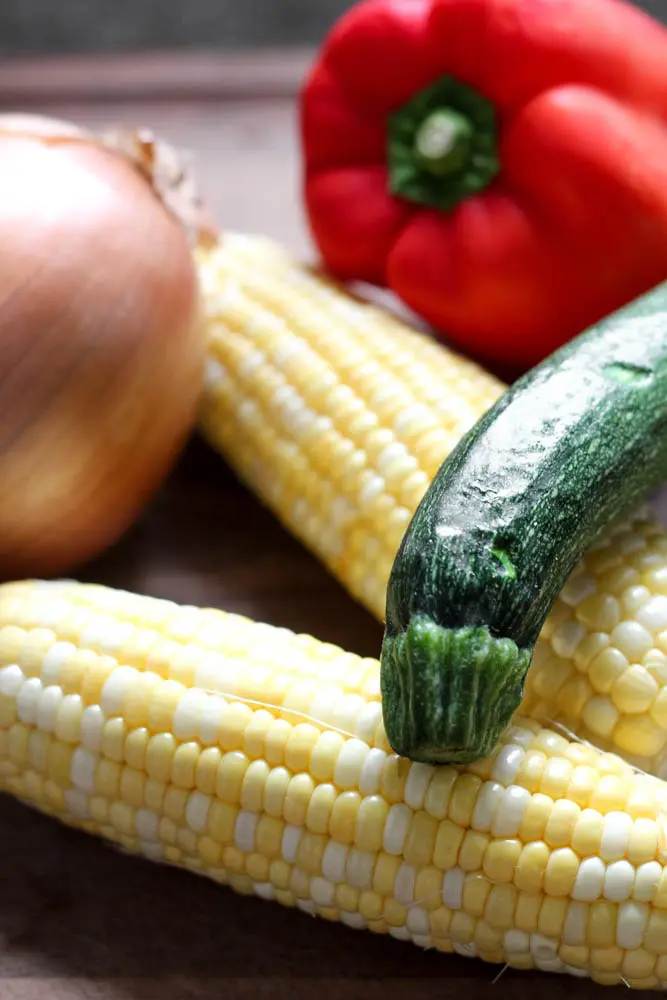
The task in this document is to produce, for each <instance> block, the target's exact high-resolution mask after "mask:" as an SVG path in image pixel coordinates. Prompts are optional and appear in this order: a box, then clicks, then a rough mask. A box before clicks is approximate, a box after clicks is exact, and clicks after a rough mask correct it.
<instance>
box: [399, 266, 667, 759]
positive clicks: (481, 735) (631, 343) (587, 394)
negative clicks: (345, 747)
mask: <svg viewBox="0 0 667 1000" xmlns="http://www.w3.org/2000/svg"><path fill="white" fill-rule="evenodd" d="M665 478H667V283H666V284H664V285H660V286H659V287H658V288H656V289H655V290H654V291H652V292H651V293H649V294H648V295H645V296H643V297H642V298H640V299H638V300H636V301H635V302H633V303H631V304H630V305H629V306H627V307H625V308H624V309H622V310H620V311H619V312H617V313H614V314H613V315H612V316H610V317H608V318H607V319H605V320H603V321H602V322H601V323H599V324H597V325H596V326H595V327H593V328H591V329H590V330H588V331H586V332H585V333H583V334H581V335H580V336H579V337H577V338H576V339H575V340H573V341H570V343H569V344H567V345H566V346H565V347H563V348H561V349H560V350H559V351H557V352H556V353H555V354H553V355H551V356H550V357H549V358H548V359H547V360H546V361H544V362H542V364H540V365H539V366H538V367H536V368H534V369H533V370H532V371H530V372H528V373H527V374H526V375H524V376H523V377H522V378H521V379H519V380H518V381H517V382H516V383H515V384H514V385H513V386H511V387H510V388H509V389H508V391H507V392H506V393H505V394H504V395H503V396H502V397H501V398H500V399H499V400H498V402H497V403H496V405H495V406H493V407H492V408H491V409H490V410H489V411H488V412H487V413H486V415H485V416H484V417H483V418H482V419H481V420H480V421H479V422H478V423H477V425H476V426H475V427H473V428H472V430H471V431H470V432H469V433H468V434H467V435H466V436H465V437H464V438H463V440H462V441H461V442H460V444H459V445H458V447H457V448H456V449H455V450H454V451H453V452H452V454H451V455H450V456H449V458H448V459H447V460H446V461H445V462H444V463H443V465H442V466H441V468H440V470H439V471H438V473H437V475H436V477H435V479H434V480H433V482H432V483H431V486H430V488H429V489H428V491H427V493H426V495H425V497H424V499H423V501H422V503H421V504H420V506H419V508H418V509H417V511H416V512H415V515H414V517H413V519H412V522H411V524H410V525H409V527H408V530H407V532H406V534H405V536H404V538H403V542H402V544H401V547H400V549H399V551H398V553H397V555H396V558H395V561H394V565H393V569H392V572H391V576H390V580H389V585H388V590H387V610H386V629H385V637H384V641H383V647H382V658H381V663H382V669H381V685H382V699H383V715H384V723H385V729H386V732H387V738H388V740H389V742H390V744H391V746H392V747H393V748H394V750H395V751H396V752H397V753H400V754H403V755H404V756H406V757H409V758H411V759H413V760H421V761H431V762H442V763H456V762H460V763H462V762H467V761H471V760H475V759H477V758H479V757H481V756H484V755H485V754H486V753H488V752H490V751H491V750H492V749H493V748H494V746H495V745H496V743H497V741H498V738H499V736H500V734H501V733H502V731H503V729H504V728H505V727H506V726H507V725H508V724H509V723H510V722H511V718H512V715H513V714H514V712H515V711H516V709H517V708H518V706H519V704H520V701H521V698H522V696H523V688H524V681H525V675H526V673H527V670H528V667H529V665H530V660H531V657H532V652H533V648H534V645H535V642H536V640H537V638H538V635H539V633H540V630H541V628H542V625H543V624H544V621H545V619H546V617H547V615H548V613H549V611H550V609H551V607H552V605H553V602H554V600H555V599H556V597H557V595H558V593H559V591H560V590H561V588H562V586H563V585H564V583H565V581H566V579H567V577H568V576H569V574H570V573H571V572H572V570H573V569H574V567H575V566H576V564H577V562H578V561H579V560H580V559H581V557H582V556H583V554H584V552H585V551H586V549H587V548H588V547H589V546H590V545H591V544H592V543H593V541H594V540H595V539H596V536H598V535H599V533H600V532H601V531H603V530H604V529H606V528H607V527H608V526H609V525H610V524H611V523H612V522H613V521H614V520H616V519H617V518H619V517H621V516H623V515H624V514H627V513H629V512H630V510H631V509H632V507H633V506H634V505H636V504H638V503H639V502H640V501H641V500H642V499H643V498H644V497H645V496H646V494H647V493H648V492H650V491H651V490H652V489H653V488H654V487H656V486H657V485H658V484H659V483H661V482H662V481H663V480H664V479H665Z"/></svg>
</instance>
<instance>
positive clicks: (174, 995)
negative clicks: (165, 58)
mask: <svg viewBox="0 0 667 1000" xmlns="http://www.w3.org/2000/svg"><path fill="white" fill-rule="evenodd" d="M151 65H154V66H155V64H154V63H151V61H150V60H146V63H145V65H143V66H141V65H140V64H138V63H137V62H136V61H135V62H134V64H133V66H134V72H135V73H136V72H137V69H138V70H139V73H138V76H135V86H136V99H135V100H129V99H128V98H129V97H130V94H129V91H128V86H127V81H128V67H127V64H123V62H122V61H113V60H110V61H108V62H102V64H101V65H100V68H99V73H98V82H99V79H100V77H104V80H105V81H106V83H105V87H103V88H102V87H99V88H98V92H97V96H96V97H95V96H94V95H92V96H91V93H90V92H89V91H87V89H86V81H87V79H88V78H89V74H90V72H91V67H90V64H88V65H86V64H85V63H84V64H83V66H81V67H80V68H79V67H77V66H76V65H75V66H72V67H70V68H69V69H68V71H67V74H68V82H67V87H64V86H63V84H62V80H63V78H62V75H61V76H58V75H57V74H56V75H55V76H53V75H52V76H49V72H48V69H49V67H48V66H47V65H44V66H42V67H40V68H39V72H37V73H35V74H33V76H32V81H31V75H30V73H27V72H26V70H25V68H24V67H22V66H12V65H11V64H10V65H5V66H4V67H3V68H2V69H0V109H1V107H2V104H3V101H4V107H5V109H12V110H13V109H17V108H21V107H23V108H26V107H32V108H35V107H36V108H39V109H40V110H41V111H43V112H46V113H50V114H57V115H60V116H62V117H67V118H71V119H74V120H76V121H79V122H81V123H82V124H84V125H91V126H99V125H101V124H104V125H109V124H116V123H118V122H121V121H122V122H123V123H126V124H143V125H149V126H151V127H152V128H154V129H155V130H157V131H158V132H160V133H161V134H162V135H163V136H164V137H165V138H168V139H171V140H172V141H173V142H176V143H177V144H179V145H182V146H185V147H187V148H190V149H191V150H193V152H194V153H195V154H196V158H197V162H198V166H199V171H200V175H201V177H202V180H203V186H204V188H205V192H206V194H207V196H208V198H209V201H210V203H211V205H212V207H213V209H214V211H215V214H216V216H217V218H218V221H219V222H220V223H222V224H223V225H226V226H227V227H228V228H236V229H242V230H246V231H249V232H263V233H267V234H269V235H271V236H274V237H276V238H278V239H281V240H283V241H284V242H285V243H287V244H288V245H290V246H292V247H293V248H294V249H295V250H298V251H299V252H304V253H307V252H308V251H309V244H308V239H307V236H306V232H305V228H304V225H303V218H302V214H301V211H300V207H299V199H298V155H297V145H296V130H295V116H294V102H293V98H292V96H291V95H290V93H289V87H286V88H284V90H283V93H282V94H280V93H277V95H274V96H267V94H269V93H270V87H267V77H266V67H264V72H265V75H264V76H263V77H262V80H263V83H262V86H261V87H259V88H258V92H257V93H256V94H255V95H254V96H253V93H252V90H253V88H252V76H251V74H250V72H249V71H248V74H247V79H248V81H249V82H250V86H247V87H246V85H245V80H246V76H244V72H243V70H241V71H240V75H239V69H238V65H237V66H236V67H235V68H233V71H232V72H230V73H229V74H227V77H226V74H225V70H224V68H222V67H217V68H215V71H213V70H212V73H213V75H216V74H217V76H216V79H215V81H214V82H212V84H211V87H210V88H207V87H206V86H204V87H203V89H204V90H205V91H206V94H205V95H204V96H202V92H201V91H200V92H199V93H197V92H196V90H197V88H193V86H192V80H191V81H190V87H189V89H188V87H187V86H185V85H184V87H183V90H182V93H181V96H180V97H179V96H178V87H177V85H176V82H177V79H178V74H179V73H180V74H181V76H182V77H187V75H188V74H187V61H186V62H185V63H184V61H183V60H182V59H181V60H179V59H177V60H175V61H174V64H173V66H174V68H173V73H171V74H170V73H169V72H165V64H164V62H163V63H162V64H161V65H160V66H158V67H156V68H155V74H156V75H155V76H153V77H152V78H151ZM241 65H242V64H241ZM295 65H296V63H295V62H294V61H293V60H290V59H289V57H287V58H286V59H285V60H284V61H281V60H277V67H275V68H274V71H275V72H276V74H277V79H280V80H282V81H283V82H284V81H285V80H286V79H288V78H289V77H290V74H291V75H292V77H294V75H295V74H294V67H295ZM191 66H194V67H195V70H194V71H195V73H196V72H199V73H200V75H201V77H202V80H203V82H204V83H205V80H204V76H205V75H204V74H202V73H201V66H200V67H199V70H197V69H196V61H195V63H192V64H191ZM250 66H251V64H250V63H249V64H248V67H250ZM56 68H57V67H56ZM67 74H66V75H67ZM160 74H161V75H162V84H160V85H157V84H158V83H159V80H158V76H159V75H160ZM50 79H51V80H55V81H56V84H58V81H60V83H59V84H58V85H57V86H56V84H54V87H53V88H52V89H51V90H50V88H49V80H50ZM225 79H226V80H227V82H225ZM114 80H115V81H116V84H114ZM12 81H13V83H12ZM156 81H157V83H156ZM239 81H241V83H242V85H241V86H239ZM59 88H60V89H59ZM276 90H277V91H279V90H280V88H279V87H276ZM167 92H168V93H169V97H168V99H166V98H165V94H166V93H167ZM19 93H20V95H21V98H20V99H18V95H19ZM77 93H78V94H79V96H78V97H77ZM3 94H4V95H5V96H4V98H3ZM216 95H217V96H216ZM77 575H78V576H79V577H80V578H82V579H86V580H93V581H98V582H101V583H106V584H109V585H111V586H119V587H123V588H127V589H130V590H135V591H139V592H142V593H146V594H151V595H154V596H157V597H167V598H171V599H173V600H176V601H180V602H184V603H193V604H197V605H208V606H216V607H222V608H226V609H229V610H234V611H238V612H241V613H243V614H248V615H251V616H252V617H254V618H256V619H259V620H263V621H267V622H272V623H277V624H281V625H285V626H288V627H290V628H293V629H298V630H305V631H308V632H312V633H313V634H315V635H317V636H319V637H321V638H323V639H326V640H329V641H332V642H337V643H339V644H342V645H343V646H345V647H347V648H350V649H353V650H356V651H357V652H360V653H363V654H368V655H375V654H377V652H378V649H379V642H380V637H381V631H380V628H379V626H378V624H377V623H376V622H374V621H373V620H371V618H370V617H369V616H368V615H366V614H365V613H364V612H363V611H362V610H361V609H360V608H359V607H357V606H356V605H355V604H353V603H352V602H351V601H350V600H349V599H348V598H347V597H346V596H345V595H344V593H343V592H342V591H341V589H340V587H339V586H338V585H337V584H336V583H335V581H334V580H333V579H332V578H331V577H330V576H329V575H328V574H327V573H326V572H325V571H324V570H323V569H322V568H321V566H319V564H318V563H317V562H316V561H315V560H314V559H313V558H311V557H310V556H309V555H308V554H307V553H306V552H305V551H304V550H303V549H302V548H301V547H300V546H299V545H298V544H297V543H296V542H294V541H293V540H292V539H291V538H290V537H289V536H288V535H287V534H286V533H285V532H284V531H282V530H281V528H280V527H279V526H278V525H277V524H276V522H275V521H274V519H273V518H272V517H271V516H270V515H269V514H268V513H267V512H266V511H265V510H263V509H262V508H261V507H260V506H259V505H258V504H257V503H256V502H255V501H254V500H253V499H252V498H251V497H250V496H249V495H248V494H247V493H246V492H245V490H244V489H243V488H242V487H241V486H240V485H239V484H238V482H237V481H236V479H235V478H234V476H233V475H232V474H231V473H230V471H229V470H228V469H227V468H226V467H225V465H224V463H223V462H222V461H221V460H220V459H219V458H218V456H216V455H214V454H213V453H212V452H211V451H210V450H209V449H208V448H207V447H206V446H205V445H204V444H203V443H202V442H201V441H200V440H198V439H196V438H195V439H193V441H192V443H191V445H190V446H189V447H188V449H187V450H186V452H185V454H184V455H183V457H182V460H181V461H180V463H179V465H178V467H177V468H176V470H175V471H174V473H173V475H172V476H171V477H170V479H169V481H168V482H167V483H166V484H165V485H164V488H163V489H162V491H161V492H160V494H159V495H158V496H157V497H156V498H155V501H154V502H153V503H152V504H151V506H150V508H149V509H148V510H147V511H146V513H145V515H144V517H143V518H142V519H141V521H140V522H139V523H138V524H137V525H135V527H134V529H133V530H132V531H130V532H129V533H128V534H127V536H126V537H125V538H124V539H122V540H121V542H120V543H119V544H118V545H117V546H116V547H115V548H114V549H113V550H112V551H110V552H108V553H107V554H106V555H105V557H104V558H102V559H100V560H98V561H97V562H96V563H94V564H92V565H89V566H87V567H85V568H83V569H82V570H81V571H80V572H79V573H78V574H77ZM498 972H499V970H498V968H496V967H490V966H485V965H483V964H482V963H479V962H476V961H472V960H470V959H465V958H460V957H447V956H442V955H439V954H436V953H434V952H430V953H424V952H422V951H420V950H419V949H417V948H414V947H413V946H411V945H409V944H405V943H402V942H398V941H394V940H393V939H392V938H379V937H377V936H374V935H372V934H370V933H365V932H361V931H353V930H349V929H347V928H345V927H342V926H338V925H333V924H329V923H326V922H325V921H319V920H313V919H312V918H310V917H308V916H306V915H304V914H302V913H299V912H297V911H292V910H284V909H283V908H281V907H279V906H278V904H274V903H266V902H263V901H260V900H253V899H247V898H245V897H238V896H236V895H234V894H233V893H232V892H231V891H228V890H225V889H222V888H220V887H218V886H215V885H213V884H210V883H208V882H206V881H205V880H204V879H201V878H198V877H197V876H195V875H191V874H188V873H183V872H179V871H176V870H172V869H166V868H163V867H159V866H156V865H152V864H150V863H149V862H146V861H141V860H137V859H134V858H129V857H125V856H123V855H121V854H119V853H117V852H116V851H115V850H112V849H110V848H109V847H107V846H105V845H103V844H102V843H100V842H98V841H96V840H94V839H93V838H91V837H87V836H84V835H82V834H77V833H75V832H73V831H69V830H65V829H63V828H61V827H59V826H58V825H57V824H56V823H55V822H53V821H51V820H49V819H46V818H43V817H40V816H38V815H36V814H34V813H32V812H30V811H28V810H27V809H26V808H24V807H23V806H21V805H19V804H17V803H15V802H12V801H10V800H9V799H6V798H5V799H2V798H1V797H0V1000H37V998H42V997H44V998H46V997H48V998H50V1000H70V998H71V1000H81V998H91V1000H92V998H95V1000H98V998H104V1000H106V998H114V1000H115V998H121V997H122V998H130V1000H153V998H156V1000H157V998H160V1000H190V998H192V1000H195V998H196V1000H209V998H211V1000H213V998H216V1000H217V998H219V997H230V996H233V997H239V998H246V997H247V998H249V1000H251V998H252V1000H254V998H262V1000H271V998H274V997H276V998H281V1000H282V998H285V1000H288V998H301V997H304V998H310V997H316V996H319V997H320V998H321V1000H328V998H332V1000H333V998H336V1000H339V998H340V997H359V998H364V1000H376V998H377V1000H392V998H394V997H395V998H398V997H404V996H409V997H410V998H411V1000H431V998H433V1000H435V998H438V1000H443V998H448V997H458V996H459V995H461V994H466V995H467V996H469V997H471V998H477V997H479V998H482V997H485V998H486V997H488V996H490V997H496V996H497V997H503V998H504V997H519V996H523V995H524V994H525V992H526V990H530V989H533V990H539V991H540V993H541V994H542V995H543V996H544V997H546V998H547V1000H555V998H557V997H561V996H565V995H566V994H571V993H572V992H573V991H574V993H575V994H576V995H577V996H580V997H593V996H603V995H605V993H606V995H608V996H612V995H614V994H615V992H616V991H611V992H610V991H609V990H606V991H605V990H603V989H601V988H597V987H594V986H591V985H588V984H582V982H581V981H580V980H572V979H570V978H566V977H560V976H553V977H545V976H540V975H538V974H527V973H521V974H518V973H512V972H509V971H508V972H505V973H504V974H502V975H501V976H500V978H499V979H496V977H497V976H498Z"/></svg>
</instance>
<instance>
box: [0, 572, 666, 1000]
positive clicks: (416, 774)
mask: <svg viewBox="0 0 667 1000" xmlns="http://www.w3.org/2000/svg"><path fill="white" fill-rule="evenodd" d="M0 791H5V792H8V793H10V794H12V795H13V796H15V797H17V798H19V799H20V800H22V801H24V802H25V803H27V804H29V805H30V806H32V807H34V808H36V809H38V810H40V811H42V812H44V813H47V814H50V815H52V816H54V817H56V818H58V819H59V820H60V821H61V822H63V823H66V824H68V825H71V826H74V827H77V828H80V829H82V830H85V831H87V832H88V833H90V834H94V835H97V836H100V837H102V838H104V839H106V840H107V841H110V842H112V843H115V844H117V845H119V846H120V847H121V848H122V849H123V850H125V851H128V852H133V853H137V854H141V855H144V856H145V857H147V858H149V859H151V860H154V861H157V862H162V863H166V864H171V865H176V866H180V867H183V868H187V869H191V870H193V871H195V872H199V873H201V874H204V875H207V876H209V877H210V878H212V879H214V880H216V881H217V882H220V883H224V884H227V885H229V886H231V887H232V889H234V890H236V891H238V892H241V893H246V894H255V895H257V896H259V897H261V898H263V899H270V900H276V901H277V902H279V903H282V904H284V905H286V906H291V907H298V908H299V909H301V910H304V911H305V912H307V913H310V914H315V915H319V916H322V917H324V918H327V919H330V920H338V921H341V922H342V923H344V924H347V925H348V926H349V927H352V928H368V929H370V930H372V931H375V932H377V933H388V934H391V935H392V936H393V937H395V938H398V939H400V940H411V941H413V942H414V943H415V944H417V945H418V946H421V947H424V948H427V947H434V948H436V949H439V950H441V951H443V952H458V953H460V954H462V955H468V956H471V957H472V956H479V957H480V958H481V959H483V960H485V961H488V962H494V963H506V964H507V965H509V966H512V967H513V968H517V969H530V968H538V969H543V970H547V971H554V972H556V971H558V972H569V973H572V974H573V975H578V976H590V977H592V978H593V979H594V980H596V981H597V982H600V983H603V984H613V983H618V982H626V983H627V984H628V985H631V986H634V987H642V988H652V987H663V986H665V985H667V867H665V861H666V859H667V839H666V835H665V833H666V832H665V818H664V817H665V812H664V809H665V804H666V803H667V785H665V784H664V783H663V782H662V781H660V780H658V779H656V778H653V777H649V776H646V775H637V774H635V773H633V771H632V769H631V768H630V766H629V765H628V764H626V763H625V762H624V761H622V760H621V759H620V758H618V757H616V756H614V755H611V754H603V753H601V752H599V751H597V750H595V749H593V748H590V747H587V746H585V745H583V744H580V743H577V742H571V741H568V740H566V739H565V738H563V737H562V736H560V735H558V734H556V733H554V732H551V731H549V730H547V729H543V728H541V727H540V726H539V724H537V723H536V722H534V721H532V720H529V721H525V720H524V721H520V720H517V721H516V724H515V725H514V726H513V727H512V728H510V730H508V732H507V733H506V734H505V736H504V738H503V741H502V743H501V745H500V746H499V747H498V749H497V750H496V751H495V752H494V754H493V755H492V756H490V757H489V758H488V759H485V760H482V761H479V762H476V763H475V764H473V765H470V766H462V767H458V768H457V767H440V768H438V767H433V766H430V765H424V764H413V763H411V762H409V761H407V760H405V759H401V758H399V757H397V756H396V755H395V754H393V753H391V752H390V750H389V748H388V746H387V742H386V739H385V736H384V730H383V727H382V721H381V711H380V702H379V663H378V662H377V661H375V660H371V659H362V658H360V657H358V656H355V655H353V654H351V653H346V652H344V651H343V650H341V649H339V648H337V647H335V646H333V645H329V644H325V643H321V642H318V641H317V640H316V639H313V638H311V637H309V636H304V635H295V634H293V633H291V632H289V631H287V630H286V629H281V628H275V627H271V626H267V625H261V624H256V623H254V622H251V621H250V620H248V619H246V618H242V617H239V616H236V615H232V614H224V613H223V612H220V611H215V610H207V609H204V610H199V609H196V608H193V607H179V606H177V605H175V604H173V603H171V602H168V601H163V600H156V599H152V598H148V597H140V596H135V595H132V594H129V593H126V592H123V591H112V590H108V589H105V588H103V587H100V586H95V585H81V584H76V583H72V582H68V581H65V582H49V583H41V582H35V581H32V582H31V581H29V582H24V583H18V584H5V585H3V586H1V587H0Z"/></svg>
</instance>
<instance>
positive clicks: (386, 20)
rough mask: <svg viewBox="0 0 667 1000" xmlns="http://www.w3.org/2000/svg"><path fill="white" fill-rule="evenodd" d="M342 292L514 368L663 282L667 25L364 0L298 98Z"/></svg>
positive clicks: (561, 3) (633, 15)
mask: <svg viewBox="0 0 667 1000" xmlns="http://www.w3.org/2000/svg"><path fill="white" fill-rule="evenodd" d="M301 98H302V99H301V129H302V143H303V157H304V167H305V201H306V206H307V213H308V217H309V221H310V225H311V229H312V232H313V236H314V239H315V241H316V243H317V245H318V247H319V250H320V252H321V254H322V257H323V259H324V262H325V263H326V265H327V266H328V267H329V269H330V270H331V271H332V272H333V273H334V274H335V275H336V276H338V277H340V278H343V279H360V280H365V281H368V282H371V283H374V284H378V285H384V286H389V287H390V288H391V289H393V291H394V292H396V293H397V294H398V295H399V296H400V297H401V298H402V299H403V301H404V302H405V303H407V304H408V305H409V306H411V307H412V308H413V309H414V310H415V311H416V312H418V313H420V314H421V315H422V316H423V317H424V318H425V319H426V320H428V321H429V322H430V323H431V324H432V325H433V326H435V327H436V328H437V329H439V330H440V331H442V332H443V333H444V334H445V335H446V336H447V337H448V338H449V339H451V340H453V341H454V342H455V343H457V344H458V345H459V346H461V347H462V348H463V349H464V350H466V351H467V352H468V353H470V354H473V355H474V356H477V357H479V358H481V359H484V360H486V361H491V362H500V363H502V364H504V365H506V366H517V367H518V368H521V369H525V368H527V367H530V366H531V365H533V364H535V363H537V361H539V360H541V359H542V358H544V357H545V356H546V355H548V354H549V353H551V351H552V350H554V349H555V348H556V347H558V346H559V345H560V344H562V343H564V342H565V341H566V340H568V339H570V338H571V337H572V336H574V335H576V334H578V333H580V332H581V331H582V330H584V329H585V328H586V327H588V326H589V325H590V324H592V323H593V322H595V321H597V320H598V319H600V318H601V317H602V316H604V315H606V314H608V313H610V312H612V311H614V310H615V309H617V308H620V306H621V305H623V304H624V303H625V302H628V301H629V300H630V299H633V298H635V297H636V296H638V295H640V294H642V293H643V292H645V291H647V290H648V289H649V288H651V287H652V286H654V285H656V284H658V283H659V282H660V281H662V280H664V279H666V278H667V30H666V29H665V28H664V27H662V26H661V25H660V24H658V22H656V21H654V20H653V19H652V18H650V17H649V16H648V15H647V14H644V13H642V12H641V11H640V10H638V9H636V8H635V7H633V6H631V5H630V4H627V3H624V2H623V0H364V2H361V3H359V4H358V5H356V6H355V7H353V8H352V9H351V10H349V11H348V12H347V14H345V15H343V17H342V18H341V19H340V21H339V22H338V23H337V24H336V25H335V26H334V28H333V29H332V31H331V33H330V34H329V36H328V38H327V39H326V40H325V42H324V45H323V48H322V50H321V52H320V54H319V56H318V58H317V60H316V62H315V65H314V67H313V68H312V70H311V72H310V73H309V76H308V78H307V80H306V82H305V85H304V88H303V91H302V95H301Z"/></svg>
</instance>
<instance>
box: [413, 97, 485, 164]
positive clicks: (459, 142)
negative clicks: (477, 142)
mask: <svg viewBox="0 0 667 1000" xmlns="http://www.w3.org/2000/svg"><path fill="white" fill-rule="evenodd" d="M472 135H473V128H472V124H471V122H470V120H469V119H468V118H466V117H465V116H464V115H461V114H459V113H458V111H454V110H453V109H451V108H441V109H438V110H437V111H432V112H431V114H430V115H429V116H428V117H427V118H425V119H424V121H423V122H422V124H421V125H420V126H419V128H418V129H417V133H416V135H415V152H416V154H417V156H418V157H419V159H420V161H421V163H422V166H423V167H424V169H426V170H428V171H429V173H431V174H435V175H437V176H440V177H443V176H446V175H447V174H451V173H454V172H455V171H457V170H460V169H461V167H462V166H463V165H464V164H465V162H466V159H467V157H468V153H469V151H470V141H471V139H472Z"/></svg>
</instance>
